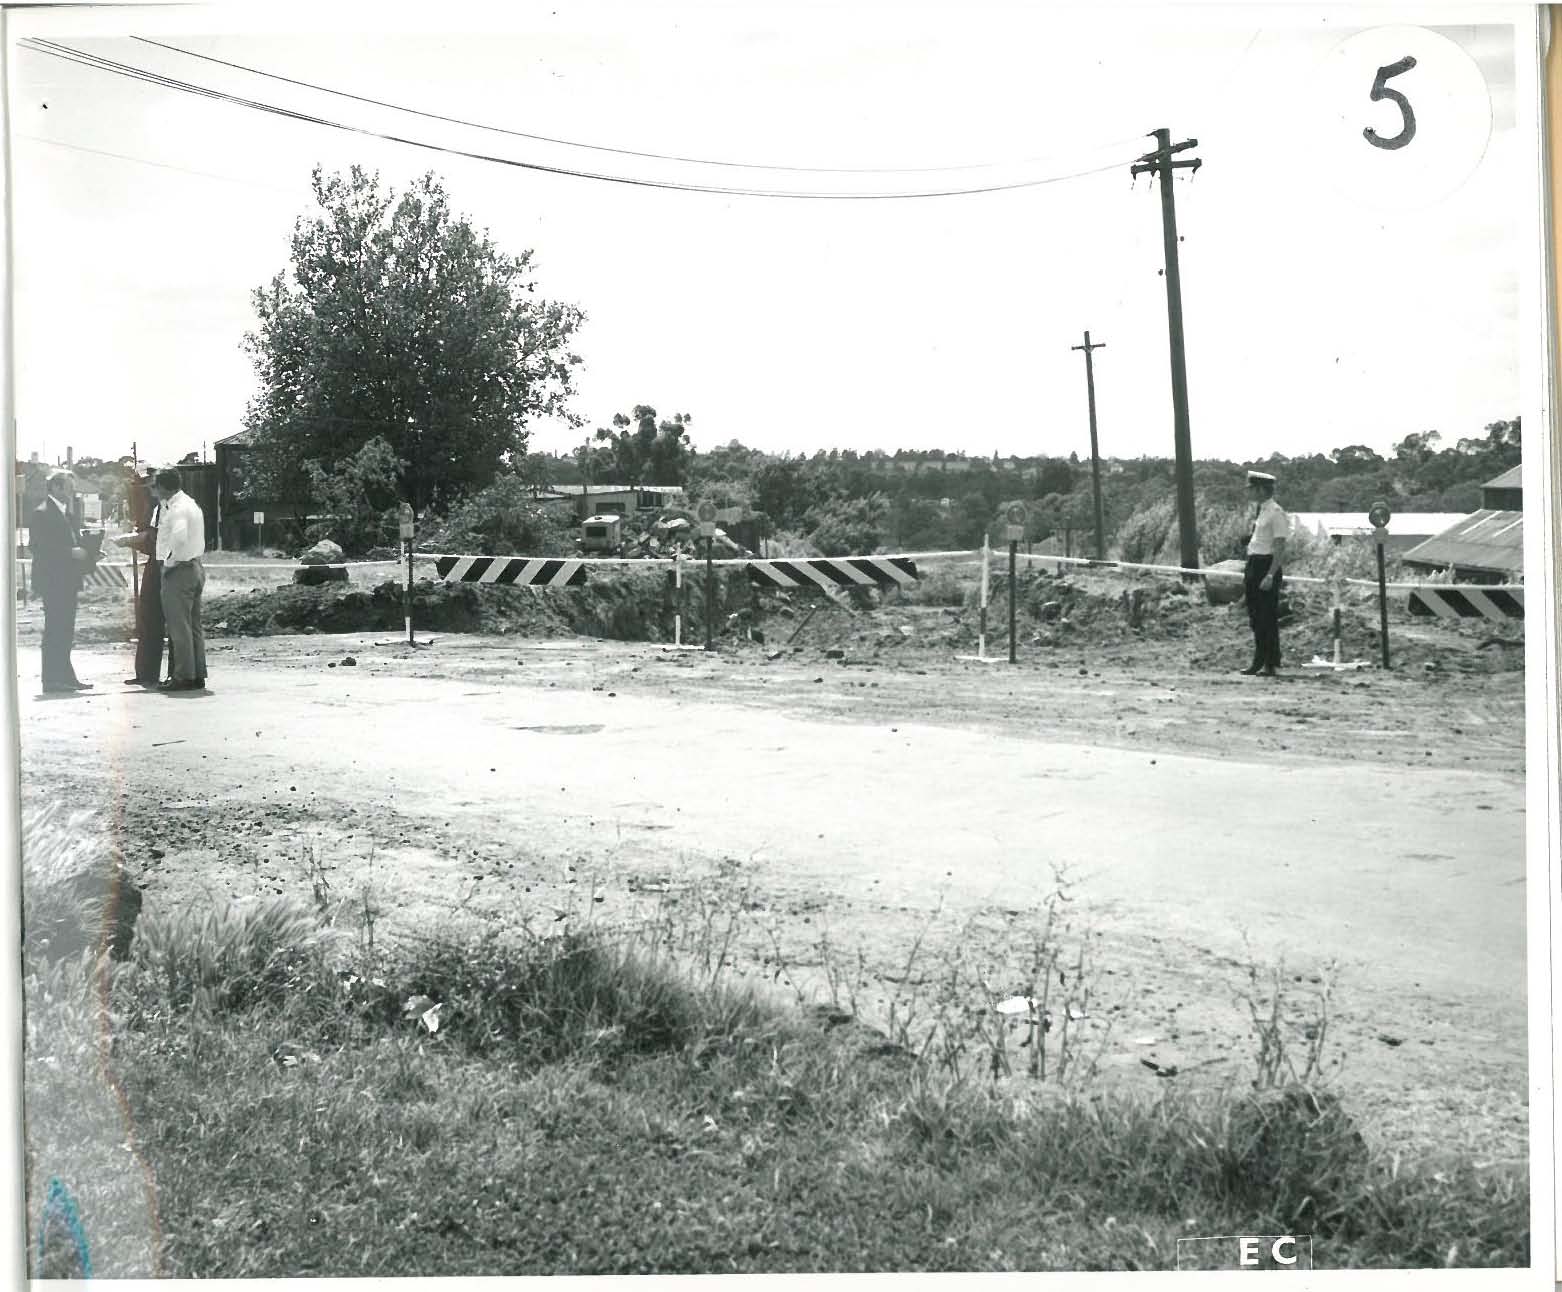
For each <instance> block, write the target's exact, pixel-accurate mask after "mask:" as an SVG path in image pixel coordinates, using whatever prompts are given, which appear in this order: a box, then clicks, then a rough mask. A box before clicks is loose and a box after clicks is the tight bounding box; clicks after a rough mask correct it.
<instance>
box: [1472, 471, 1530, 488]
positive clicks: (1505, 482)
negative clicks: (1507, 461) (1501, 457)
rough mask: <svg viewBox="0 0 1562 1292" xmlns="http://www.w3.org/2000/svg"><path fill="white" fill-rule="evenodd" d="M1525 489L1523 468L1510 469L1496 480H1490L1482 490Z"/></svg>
mask: <svg viewBox="0 0 1562 1292" xmlns="http://www.w3.org/2000/svg"><path fill="white" fill-rule="evenodd" d="M1523 487H1524V468H1523V467H1522V466H1518V467H1509V468H1508V469H1507V470H1506V471H1504V472H1503V473H1502V474H1501V475H1500V476H1498V477H1497V478H1496V479H1495V480H1488V481H1487V482H1486V483H1485V484H1483V485H1482V486H1481V488H1482V489H1522V488H1523Z"/></svg>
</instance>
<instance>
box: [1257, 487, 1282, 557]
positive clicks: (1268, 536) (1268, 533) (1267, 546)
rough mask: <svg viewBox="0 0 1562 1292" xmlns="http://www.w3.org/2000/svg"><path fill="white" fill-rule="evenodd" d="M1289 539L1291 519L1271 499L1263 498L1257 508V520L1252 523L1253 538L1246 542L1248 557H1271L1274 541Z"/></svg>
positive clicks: (1273, 552) (1273, 550)
mask: <svg viewBox="0 0 1562 1292" xmlns="http://www.w3.org/2000/svg"><path fill="white" fill-rule="evenodd" d="M1290 537H1291V518H1290V517H1289V516H1287V515H1286V514H1285V513H1284V512H1283V511H1281V510H1280V504H1279V503H1277V502H1276V501H1275V500H1274V499H1273V498H1265V499H1264V501H1263V502H1262V503H1260V504H1259V507H1258V519H1257V520H1255V521H1254V522H1253V537H1252V538H1250V539H1249V540H1248V544H1247V554H1248V555H1249V556H1273V555H1274V554H1275V539H1277V538H1290Z"/></svg>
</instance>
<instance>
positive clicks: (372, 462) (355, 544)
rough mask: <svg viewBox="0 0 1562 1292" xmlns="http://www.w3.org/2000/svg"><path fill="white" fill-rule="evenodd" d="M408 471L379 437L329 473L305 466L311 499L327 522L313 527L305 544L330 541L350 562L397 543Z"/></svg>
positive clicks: (313, 465)
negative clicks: (404, 475)
mask: <svg viewBox="0 0 1562 1292" xmlns="http://www.w3.org/2000/svg"><path fill="white" fill-rule="evenodd" d="M404 466H405V463H403V462H402V461H401V459H400V458H398V457H397V456H396V451H395V450H394V449H393V448H391V446H390V444H389V443H388V442H387V441H386V440H385V439H384V438H383V437H381V436H375V437H374V438H373V439H372V440H370V441H369V442H368V443H367V444H365V445H364V446H363V447H362V448H361V449H359V450H358V452H356V453H355V454H353V455H352V456H351V457H349V458H344V459H343V460H342V461H340V462H338V463H336V464H335V465H333V466H331V467H330V468H327V467H325V466H323V465H322V464H321V463H319V462H313V461H311V462H306V463H305V464H304V470H305V472H306V473H307V474H308V477H309V492H310V495H311V497H312V498H313V500H314V504H315V506H316V507H317V508H319V510H320V511H322V512H323V513H325V515H326V516H327V517H328V519H326V520H323V521H320V522H317V523H316V524H313V525H310V526H309V528H308V530H307V531H306V533H305V538H306V539H307V540H308V541H309V542H311V543H317V542H319V541H320V540H321V539H323V538H329V539H331V540H332V541H333V542H336V543H339V544H341V548H342V551H343V552H345V553H346V554H348V555H349V556H356V555H358V554H359V553H361V552H365V551H367V550H368V549H369V548H371V547H378V546H380V545H381V544H388V543H393V542H396V541H397V534H398V529H397V510H398V507H399V500H400V492H401V483H400V481H401V471H402V469H403V467H404Z"/></svg>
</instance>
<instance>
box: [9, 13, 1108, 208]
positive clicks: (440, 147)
mask: <svg viewBox="0 0 1562 1292" xmlns="http://www.w3.org/2000/svg"><path fill="white" fill-rule="evenodd" d="M20 43H21V44H22V46H23V47H24V48H27V49H30V50H32V51H34V52H36V53H43V54H48V55H50V56H51V57H55V58H60V59H64V60H65V61H67V62H72V63H77V64H79V65H81V66H83V67H89V68H92V69H94V70H97V71H103V72H109V73H111V74H113V75H116V76H122V77H126V78H128V79H131V80H136V81H142V82H144V83H146V84H149V85H156V86H158V87H160V88H163V89H169V90H175V91H179V92H181V93H186V94H193V95H195V96H197V97H201V98H206V99H210V100H213V101H215V102H220V103H227V104H229V105H231V106H234V107H242V108H248V109H251V110H253V111H258V112H262V113H269V114H271V115H274V116H278V117H282V118H284V119H286V120H292V121H298V122H301V123H303V124H307V125H316V126H321V127H324V128H326V129H332V130H340V131H343V132H345V133H348V134H354V135H359V136H362V137H365V138H373V139H380V140H383V141H385V142H387V143H395V144H402V145H405V146H407V147H411V148H419V149H423V150H425V151H429V152H436V153H442V154H445V155H447V156H453V157H461V158H464V159H466V160H469V161H477V162H486V163H489V164H492V165H499V166H508V167H512V168H514V169H518V170H528V171H535V172H538V173H541V174H547V175H559V176H567V177H571V178H575V179H585V180H596V181H598V182H602V183H611V184H621V185H626V186H629V187H634V188H649V189H663V190H669V191H673V192H684V193H706V194H714V195H718V196H726V197H760V198H777V199H786V200H802V201H908V200H915V199H925V198H937V197H972V196H978V195H982V194H988V193H1002V192H1012V191H1017V190H1023V189H1030V188H1039V187H1042V186H1045V185H1048V184H1057V183H1062V182H1064V181H1067V180H1072V179H1083V178H1086V177H1087V176H1091V175H1099V174H1104V173H1106V172H1108V171H1114V170H1117V169H1119V168H1120V167H1122V166H1124V165H1127V164H1128V163H1127V161H1126V160H1118V161H1112V162H1109V163H1106V164H1104V165H1101V166H1093V167H1087V168H1085V169H1081V170H1077V171H1071V172H1068V173H1065V174H1058V175H1046V176H1040V177H1037V178H1033V179H1023V180H1011V181H1007V182H1003V183H996V182H995V183H991V184H980V185H972V186H966V187H959V188H955V187H951V188H937V189H924V190H917V191H911V192H889V193H873V192H833V193H832V192H820V191H802V190H795V189H769V188H755V187H742V186H737V185H720V184H705V183H698V182H692V181H686V180H663V179H647V178H643V177H639V176H632V175H617V174H613V173H610V172H606V171H588V170H579V169H576V168H573V167H568V166H558V165H550V164H547V163H544V162H536V161H525V160H522V159H520V158H514V157H504V156H500V155H497V154H493V153H486V152H478V151H475V150H472V149H466V148H455V147H451V146H449V145H445V144H436V143H430V142H429V141H427V140H423V139H414V138H411V137H409V136H405V135H399V134H393V133H390V132H387V131H381V130H373V129H370V128H368V127H365V126H355V125H351V124H349V123H346V122H342V121H336V120H332V119H331V118H328V117H322V116H317V115H316V114H314V113H309V112H302V111H299V110H297V109H295V108H287V107H283V106H280V105H278V104H273V103H266V102H263V101H261V100H257V99H250V98H246V97H244V96H242V95H236V94H229V93H227V92H225V91H222V90H215V89H212V88H211V87H209V86H203V85H197V84H195V83H193V82H189V81H184V80H181V79H179V78H177V77H170V76H165V75H163V74H162V73H159V72H153V71H151V70H149V69H147V68H142V67H137V66H135V65H134V64H129V63H122V62H119V61H118V60H116V59H111V58H107V57H105V56H103V55H100V54H93V53H90V52H88V51H85V50H79V49H75V48H73V47H71V46H68V45H61V44H59V43H58V42H55V41H49V40H41V39H38V38H34V37H28V38H26V39H24V40H23V41H22V42H20Z"/></svg>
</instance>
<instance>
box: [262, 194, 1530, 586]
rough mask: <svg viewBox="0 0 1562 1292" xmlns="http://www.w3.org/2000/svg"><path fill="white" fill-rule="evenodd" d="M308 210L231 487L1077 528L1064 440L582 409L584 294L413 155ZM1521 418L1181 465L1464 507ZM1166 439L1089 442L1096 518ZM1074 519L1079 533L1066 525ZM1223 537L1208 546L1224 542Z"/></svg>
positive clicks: (353, 523) (351, 498) (874, 540)
mask: <svg viewBox="0 0 1562 1292" xmlns="http://www.w3.org/2000/svg"><path fill="white" fill-rule="evenodd" d="M312 189H313V194H314V199H315V206H314V209H313V210H311V211H310V212H309V213H307V214H306V215H304V216H302V217H301V218H300V219H299V220H298V221H297V222H296V224H295V227H294V231H293V235H292V239H291V246H290V258H289V259H290V263H289V266H288V267H287V268H286V269H285V270H283V271H282V272H280V273H278V274H277V275H275V276H274V277H273V278H272V280H271V281H270V282H269V283H267V284H265V285H264V286H262V287H260V288H259V289H257V290H256V291H255V293H254V296H253V303H254V308H255V312H256V316H257V319H258V326H257V327H256V328H255V330H253V331H252V332H250V333H249V334H247V335H246V337H245V338H244V346H245V348H246V350H247V352H248V353H249V355H250V357H251V360H252V362H253V363H254V366H255V372H256V377H257V390H256V394H255V396H254V398H253V399H252V400H251V402H250V404H249V406H248V408H247V410H246V413H245V418H244V424H245V428H246V430H247V431H248V432H249V439H250V441H251V444H252V446H253V451H252V453H251V455H250V462H249V466H248V468H247V473H248V474H247V478H246V479H245V480H244V481H243V482H242V487H243V489H244V491H245V493H246V494H247V495H248V496H250V497H254V498H257V499H259V498H264V499H266V500H267V501H269V502H271V503H273V504H279V503H281V502H284V501H286V502H289V503H292V504H294V505H295V506H296V507H298V508H300V509H301V510H302V511H304V512H307V513H309V514H313V515H316V516H318V517H320V518H321V528H322V529H323V530H324V531H326V532H328V533H330V534H331V536H333V537H336V538H337V539H338V541H342V542H344V546H347V547H348V548H349V549H350V550H351V549H355V548H357V549H361V548H363V547H366V546H372V545H375V544H376V543H380V542H384V541H388V540H390V539H391V538H392V537H393V535H394V532H395V519H394V516H395V509H396V507H397V506H398V505H399V504H400V503H401V502H402V501H403V500H406V501H410V502H411V503H412V504H413V506H414V508H415V509H416V511H417V512H418V513H419V515H420V516H424V515H428V516H434V517H440V516H449V515H450V514H452V513H453V512H454V511H456V510H458V509H460V508H462V507H464V506H465V507H469V506H470V505H471V504H472V502H473V500H474V499H476V498H478V497H479V496H481V495H483V494H484V493H485V492H492V494H493V499H494V501H497V500H498V498H499V497H500V496H502V497H503V498H504V499H505V500H506V501H505V504H504V505H505V506H513V507H525V506H526V505H527V503H526V501H525V500H526V499H528V498H531V499H535V498H537V497H538V496H539V495H540V494H541V493H542V492H543V491H544V490H545V489H546V488H547V487H548V486H550V485H555V484H567V483H582V482H597V483H605V482H612V483H617V484H624V485H630V486H634V485H643V484H662V485H668V484H673V485H679V486H682V487H683V488H684V489H685V490H686V491H687V492H688V493H689V494H690V495H691V497H710V498H711V499H712V500H713V501H715V502H716V503H717V504H718V505H719V506H725V507H743V508H745V509H747V510H749V511H750V512H752V513H755V514H757V515H758V516H759V517H760V518H762V520H763V522H764V526H765V529H766V531H767V532H769V533H772V534H775V535H780V536H787V537H793V538H795V539H796V540H797V541H798V542H800V543H803V544H807V545H809V546H811V547H813V548H814V549H816V550H820V551H825V552H848V551H856V552H871V551H873V550H876V549H880V550H882V549H885V548H900V549H902V550H926V549H929V548H942V547H961V548H963V547H971V546H974V545H976V544H977V543H979V542H980V541H981V539H982V536H983V534H984V533H986V532H988V531H989V530H990V529H991V528H992V526H993V525H994V522H995V520H996V517H997V516H998V513H999V511H1000V509H1001V508H1002V507H1004V506H1005V505H1006V504H1008V503H1010V502H1014V501H1023V502H1025V503H1026V504H1027V506H1028V509H1029V512H1030V516H1031V520H1030V530H1031V533H1030V535H1029V536H1030V537H1031V538H1033V539H1040V538H1045V537H1047V536H1050V535H1054V534H1059V533H1071V532H1078V533H1080V534H1081V535H1082V536H1083V535H1084V534H1085V533H1086V532H1087V531H1089V530H1091V529H1092V527H1093V524H1094V511H1093V504H1092V498H1091V483H1090V481H1091V472H1090V464H1089V463H1088V462H1081V461H1080V459H1079V457H1078V455H1077V454H1071V455H1069V456H1068V457H1028V458H1019V457H999V456H998V455H996V454H994V455H992V456H985V455H968V454H966V453H962V452H958V451H954V452H946V451H943V450H939V449H931V450H926V451H917V450H905V449H900V450H895V451H893V452H885V451H881V450H867V451H863V450H855V449H831V450H828V451H825V450H820V451H819V452H816V453H813V454H812V455H790V454H772V453H765V452H762V451H760V450H758V449H751V448H747V447H745V446H744V445H743V444H741V443H740V442H738V441H736V440H733V441H731V442H729V443H727V444H725V445H721V446H718V447H713V448H710V449H706V450H703V451H699V450H696V448H695V446H694V444H693V442H692V440H691V438H690V436H691V429H692V427H693V426H694V424H695V422H694V418H693V417H692V416H691V415H690V414H688V413H686V412H678V413H672V414H668V415H662V414H660V413H658V411H657V409H656V408H655V407H654V406H653V405H650V404H635V405H632V406H631V407H630V408H629V409H628V410H627V411H621V412H618V413H615V414H614V415H613V416H612V417H611V419H610V420H609V422H608V424H607V425H602V426H597V427H595V428H594V429H588V428H587V425H586V419H585V418H583V417H581V416H580V415H579V414H578V413H576V412H575V411H574V410H573V409H572V408H571V407H570V398H571V396H572V395H573V393H574V387H573V381H574V375H575V373H576V371H577V369H578V368H579V366H580V365H581V363H582V359H581V357H580V355H579V354H578V353H576V352H575V350H574V339H575V336H576V333H577V332H578V330H579V329H580V327H581V326H582V324H583V323H584V321H585V314H584V313H583V311H582V310H581V309H579V308H578V307H576V306H574V305H571V304H566V303H563V302H558V301H550V300H547V299H544V298H543V297H541V296H540V295H539V294H538V291H537V284H536V279H535V266H534V262H533V253H532V252H531V251H524V252H522V253H520V254H519V255H512V254H509V253H506V252H504V251H503V250H501V249H500V248H499V247H498V246H497V245H495V244H494V243H493V241H492V240H491V239H490V238H489V237H488V235H487V234H486V233H485V232H483V231H481V230H479V229H477V228H475V227H474V226H473V225H472V224H471V223H470V221H469V220H467V219H466V218H465V217H462V216H459V215H457V214H456V213H454V212H453V211H452V210H451V207H450V203H449V200H448V198H447V196H446V194H445V191H444V188H443V186H442V184H441V183H440V181H439V180H438V179H437V178H436V177H435V176H434V175H433V174H428V175H425V176H423V177H422V178H421V179H419V180H418V181H416V182H415V183H413V184H412V185H411V186H410V187H409V188H408V189H407V191H406V192H404V193H401V194H400V195H398V194H396V193H394V192H392V191H390V190H389V189H387V188H386V187H385V186H384V185H383V184H382V183H381V182H380V180H379V178H378V176H376V175H373V174H370V173H368V172H365V171H364V170H362V169H361V168H358V167H354V168H352V169H351V170H350V171H349V172H347V173H346V174H339V175H326V174H324V173H323V172H322V171H321V170H319V169H318V168H317V169H316V170H315V172H314V174H313V176H312ZM543 419H548V420H550V421H552V422H554V423H555V424H556V423H557V421H558V420H560V419H562V420H563V421H564V422H565V423H566V424H568V425H570V426H573V427H575V428H576V429H578V430H580V431H582V432H583V436H584V438H583V442H582V444H581V446H580V447H579V448H578V449H577V450H575V451H574V452H572V453H566V454H539V453H533V452H529V451H528V450H529V445H530V429H531V427H532V426H533V425H534V424H535V423H536V422H538V421H539V420H543ZM1520 449H1521V439H1520V424H1519V419H1518V418H1516V417H1515V418H1513V419H1512V420H1502V421H1494V422H1492V423H1490V424H1488V425H1487V426H1486V427H1485V428H1484V429H1483V431H1482V433H1480V434H1471V435H1468V436H1464V437H1460V438H1458V439H1456V440H1454V441H1453V442H1452V443H1445V442H1444V440H1443V439H1442V436H1441V435H1440V433H1439V432H1438V431H1435V430H1429V431H1422V432H1417V433H1415V434H1411V435H1407V436H1405V437H1404V438H1403V439H1402V440H1400V441H1399V443H1397V444H1396V445H1395V446H1394V447H1393V449H1392V451H1391V453H1390V454H1389V455H1387V456H1384V455H1380V454H1379V453H1377V452H1375V451H1374V450H1373V449H1371V448H1369V447H1367V446H1365V445H1361V444H1351V445H1345V446H1343V447H1341V448H1337V449H1335V450H1333V451H1332V452H1330V453H1317V454H1312V455H1307V456H1300V457H1294V458H1293V457H1286V456H1283V455H1279V454H1274V455H1271V456H1269V457H1267V458H1264V459H1261V460H1257V461H1253V462H1246V463H1239V462H1229V461H1209V460H1207V461H1203V462H1200V463H1198V464H1197V465H1196V468H1195V491H1196V494H1197V496H1198V500H1199V506H1200V508H1201V509H1205V508H1216V509H1223V510H1233V509H1234V510H1237V511H1240V509H1241V508H1242V506H1243V501H1244V492H1243V491H1244V474H1243V472H1244V468H1246V467H1254V466H1256V467H1261V468H1262V469H1264V470H1268V471H1272V472H1273V473H1274V474H1275V475H1276V476H1277V477H1278V478H1279V480H1280V487H1279V496H1280V498H1281V501H1282V505H1284V506H1285V507H1287V508H1288V509H1290V510H1293V511H1333V512H1361V513H1365V511H1366V510H1367V508H1368V507H1369V506H1370V505H1371V504H1372V502H1373V501H1374V500H1376V499H1377V498H1380V497H1381V498H1384V499H1386V500H1388V501H1389V503H1390V505H1391V506H1392V507H1394V508H1395V509H1396V510H1398V511H1470V510H1473V509H1475V508H1476V507H1478V506H1479V505H1480V486H1481V484H1482V483H1483V482H1484V481H1485V480H1487V479H1490V478H1491V477H1492V476H1494V475H1496V474H1498V473H1500V472H1501V471H1502V470H1504V469H1506V468H1507V467H1509V466H1512V465H1514V464H1515V463H1517V462H1518V460H1519V455H1520ZM1172 471H1173V465H1172V461H1171V459H1170V458H1135V459H1128V460H1123V459H1113V460H1111V461H1109V462H1107V463H1105V464H1103V469H1102V495H1103V510H1104V517H1105V528H1106V529H1107V531H1108V534H1109V535H1110V536H1114V537H1115V536H1118V535H1119V534H1120V533H1121V531H1123V528H1124V526H1126V525H1128V524H1129V523H1130V522H1131V521H1132V520H1133V518H1134V517H1135V516H1141V515H1144V514H1146V512H1147V510H1149V509H1155V508H1161V507H1163V506H1164V504H1165V502H1166V500H1167V499H1168V498H1170V497H1171V496H1172V490H1173V484H1172V481H1173V476H1172ZM1081 541H1082V542H1083V541H1084V540H1083V537H1082V539H1081ZM1223 554H1224V553H1222V555H1223Z"/></svg>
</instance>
